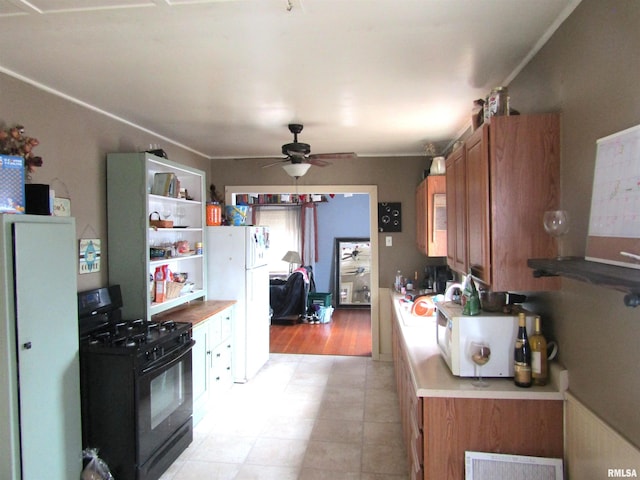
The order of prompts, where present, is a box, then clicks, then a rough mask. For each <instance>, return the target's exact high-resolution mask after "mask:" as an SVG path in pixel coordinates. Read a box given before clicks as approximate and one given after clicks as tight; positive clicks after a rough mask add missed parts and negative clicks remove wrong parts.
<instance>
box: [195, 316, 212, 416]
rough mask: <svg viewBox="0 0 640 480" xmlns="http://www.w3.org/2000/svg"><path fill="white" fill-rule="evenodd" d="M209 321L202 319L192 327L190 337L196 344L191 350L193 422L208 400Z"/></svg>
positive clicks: (204, 409) (200, 414) (200, 413)
mask: <svg viewBox="0 0 640 480" xmlns="http://www.w3.org/2000/svg"><path fill="white" fill-rule="evenodd" d="M208 332H209V322H208V321H204V322H202V323H199V324H198V325H196V326H195V327H194V328H193V331H192V335H191V336H192V338H193V340H195V342H196V344H195V345H194V346H193V350H192V353H191V355H192V359H193V361H192V366H191V372H192V385H193V423H194V424H196V423H198V422H199V421H200V420H201V419H202V417H203V416H204V414H205V412H206V404H207V402H208V400H209V365H210V362H211V358H210V357H211V352H210V348H209V346H208V344H207V342H208V340H209V338H208Z"/></svg>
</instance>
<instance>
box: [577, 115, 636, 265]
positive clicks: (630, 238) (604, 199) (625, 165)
mask: <svg viewBox="0 0 640 480" xmlns="http://www.w3.org/2000/svg"><path fill="white" fill-rule="evenodd" d="M596 145H597V150H596V166H595V172H594V176H593V194H592V197H591V214H590V217H589V235H588V238H587V252H586V259H587V260H592V261H596V262H602V263H609V264H612V265H620V266H624V267H632V268H638V269H640V125H637V126H635V127H632V128H629V129H627V130H623V131H621V132H618V133H614V134H613V135H609V136H608V137H604V138H601V139H599V140H598V141H597V142H596Z"/></svg>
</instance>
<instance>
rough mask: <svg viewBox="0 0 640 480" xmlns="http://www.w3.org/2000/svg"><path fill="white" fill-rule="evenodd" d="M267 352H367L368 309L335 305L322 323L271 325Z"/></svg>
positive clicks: (368, 350)
mask: <svg viewBox="0 0 640 480" xmlns="http://www.w3.org/2000/svg"><path fill="white" fill-rule="evenodd" d="M270 332H271V333H270V337H271V338H270V351H271V353H306V354H314V355H349V356H364V357H370V356H371V311H370V310H369V309H361V308H357V309H356V308H353V309H345V308H339V309H335V310H334V311H333V315H332V317H331V321H330V322H329V323H324V324H322V323H321V324H311V323H296V324H292V323H287V322H279V323H274V324H272V325H271V330H270Z"/></svg>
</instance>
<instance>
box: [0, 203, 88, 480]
mask: <svg viewBox="0 0 640 480" xmlns="http://www.w3.org/2000/svg"><path fill="white" fill-rule="evenodd" d="M77 245H78V243H77V240H76V229H75V221H74V219H73V218H71V217H50V216H45V215H0V276H1V277H2V280H1V281H0V285H2V286H1V287H0V358H1V360H0V412H2V413H1V414H0V438H2V440H1V441H0V479H2V480H41V479H43V478H46V479H49V480H68V479H79V478H80V473H81V470H82V429H81V419H80V366H79V365H80V364H79V347H78V300H77V285H76V282H77V277H76V275H77V274H76V268H77V262H78V250H77Z"/></svg>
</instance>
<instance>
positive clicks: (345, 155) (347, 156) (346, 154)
mask: <svg viewBox="0 0 640 480" xmlns="http://www.w3.org/2000/svg"><path fill="white" fill-rule="evenodd" d="M309 158H314V159H318V160H325V159H326V160H333V159H336V160H338V159H345V160H348V159H350V158H358V154H357V153H354V152H342V153H312V154H311V155H309Z"/></svg>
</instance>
